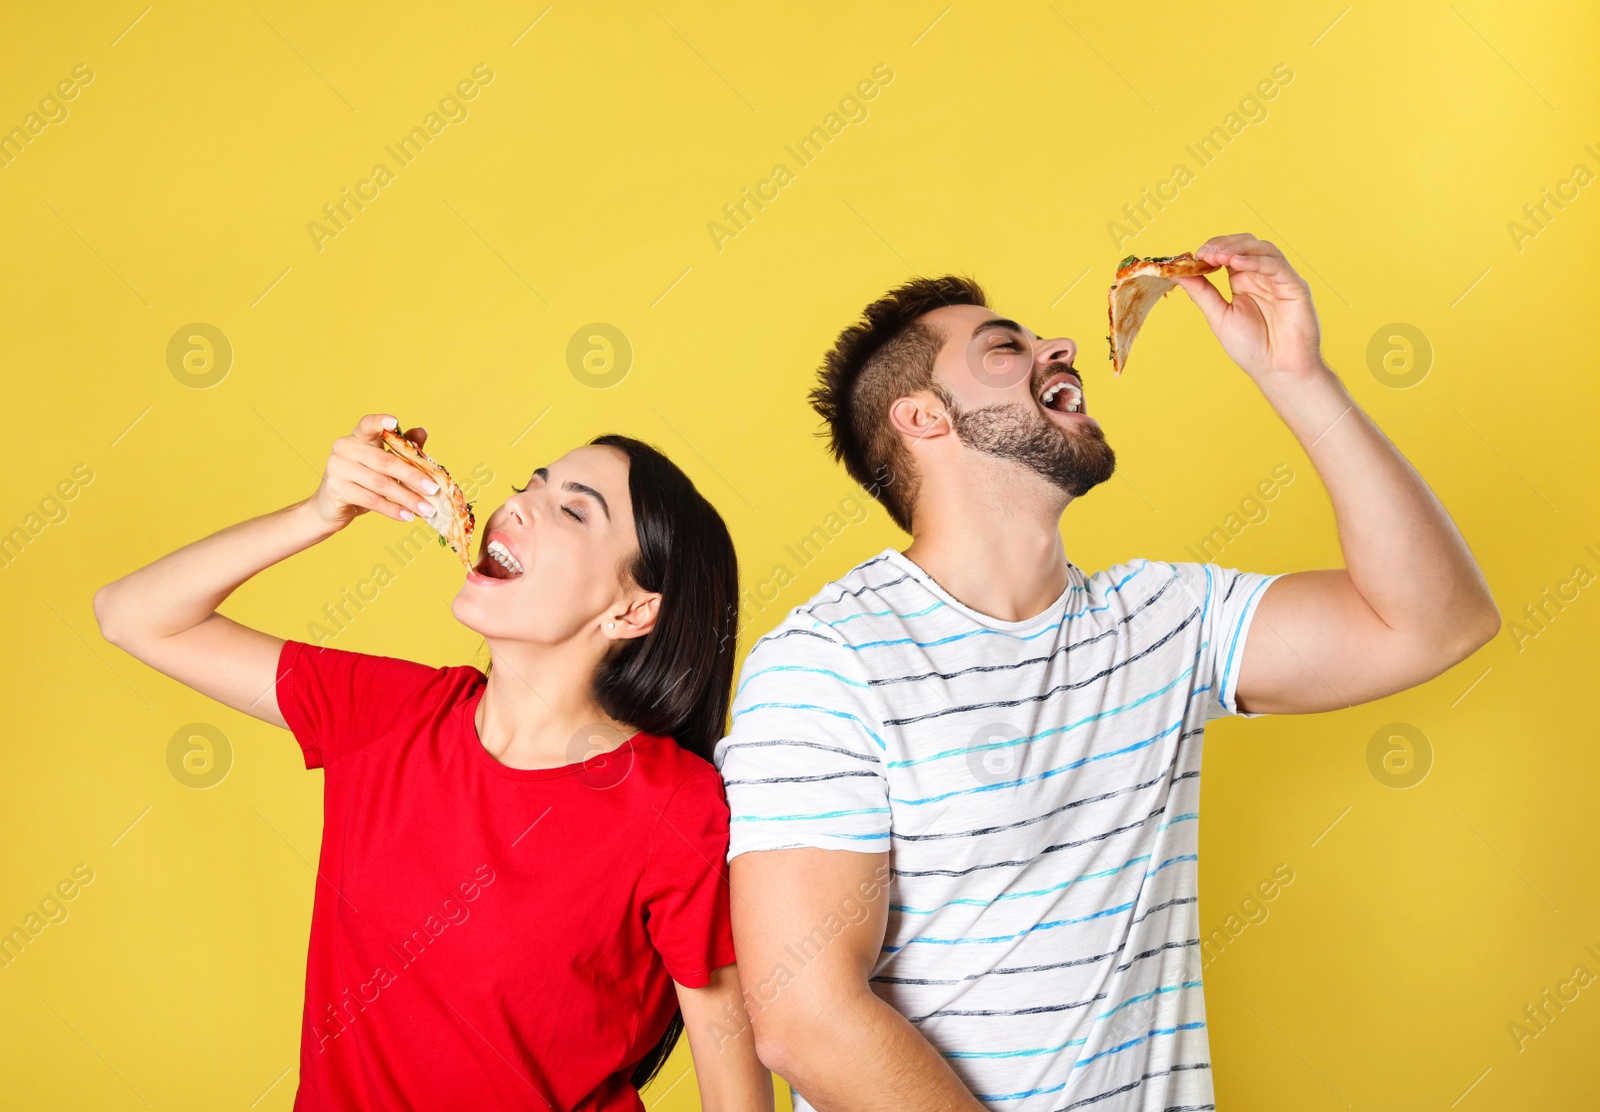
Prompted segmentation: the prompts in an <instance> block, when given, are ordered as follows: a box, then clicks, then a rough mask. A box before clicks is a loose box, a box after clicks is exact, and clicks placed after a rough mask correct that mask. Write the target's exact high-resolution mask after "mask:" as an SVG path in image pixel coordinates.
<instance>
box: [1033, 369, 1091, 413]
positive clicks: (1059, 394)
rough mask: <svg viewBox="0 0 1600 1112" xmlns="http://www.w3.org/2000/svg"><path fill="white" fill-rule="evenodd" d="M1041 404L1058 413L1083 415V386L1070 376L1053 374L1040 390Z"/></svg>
mask: <svg viewBox="0 0 1600 1112" xmlns="http://www.w3.org/2000/svg"><path fill="white" fill-rule="evenodd" d="M1038 398H1039V404H1040V405H1042V406H1044V407H1045V408H1046V409H1052V410H1054V411H1055V412H1057V413H1082V412H1083V411H1084V409H1083V386H1082V384H1080V383H1079V382H1078V380H1077V379H1076V378H1075V377H1074V376H1072V375H1068V374H1060V373H1058V374H1053V375H1051V376H1050V377H1049V378H1047V379H1045V381H1044V386H1043V388H1042V389H1040V391H1039V394H1038Z"/></svg>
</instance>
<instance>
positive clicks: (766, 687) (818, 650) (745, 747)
mask: <svg viewBox="0 0 1600 1112" xmlns="http://www.w3.org/2000/svg"><path fill="white" fill-rule="evenodd" d="M803 620H805V619H798V618H796V619H791V620H790V622H788V623H785V624H784V625H781V626H779V627H778V629H777V630H775V631H773V632H772V633H771V634H768V635H767V636H766V637H763V638H762V639H761V640H760V641H758V642H757V643H756V644H755V646H754V647H753V648H752V649H751V650H750V655H749V656H748V657H746V659H745V664H744V668H743V670H742V673H741V676H740V680H739V686H738V688H737V689H736V691H735V693H734V700H733V725H732V729H731V731H730V732H729V734H728V736H727V737H726V738H724V739H723V740H722V741H721V742H719V743H718V745H717V749H716V754H715V757H716V762H717V768H718V769H719V770H720V771H721V773H722V781H723V786H724V787H725V788H726V789H727V792H728V806H729V808H730V810H731V811H732V816H733V817H732V837H731V839H730V842H729V846H728V856H729V859H730V860H732V859H733V858H734V857H737V856H738V855H739V854H741V853H747V852H750V851H752V850H772V849H790V848H795V847H810V848H814V849H842V850H853V851H855V852H857V853H883V852H887V851H888V849H889V845H890V840H889V786H888V780H887V779H886V778H885V776H884V765H883V761H884V756H883V754H884V747H885V746H884V739H883V727H882V725H881V724H880V723H879V719H878V716H877V714H876V713H875V712H874V709H873V699H872V694H871V687H870V685H869V684H868V682H867V680H866V677H865V673H864V670H863V669H862V668H861V665H860V662H859V661H857V660H856V659H854V653H853V652H852V650H851V649H850V648H849V647H848V646H847V645H845V644H843V643H842V642H840V641H838V640H837V639H836V638H835V637H834V636H830V635H829V633H828V632H824V631H823V630H822V629H817V628H806V627H805V626H802V625H800V624H799V622H801V621H803Z"/></svg>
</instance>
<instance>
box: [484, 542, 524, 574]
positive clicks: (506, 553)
mask: <svg viewBox="0 0 1600 1112" xmlns="http://www.w3.org/2000/svg"><path fill="white" fill-rule="evenodd" d="M485 551H487V552H488V554H489V555H490V556H492V557H493V558H494V561H495V563H497V564H499V565H500V566H501V567H503V568H505V569H506V570H507V571H510V572H514V573H516V574H517V575H521V574H522V564H521V563H519V562H518V560H517V558H516V557H515V556H513V555H511V550H510V549H508V548H507V547H506V546H505V545H503V544H501V543H500V542H499V541H490V542H489V546H488V548H487V549H485Z"/></svg>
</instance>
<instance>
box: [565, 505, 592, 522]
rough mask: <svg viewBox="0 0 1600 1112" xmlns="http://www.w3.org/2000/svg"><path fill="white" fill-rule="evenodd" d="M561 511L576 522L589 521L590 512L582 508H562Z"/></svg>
mask: <svg viewBox="0 0 1600 1112" xmlns="http://www.w3.org/2000/svg"><path fill="white" fill-rule="evenodd" d="M561 510H562V512H563V513H565V514H566V515H567V516H568V517H570V518H572V520H574V521H577V522H580V523H581V522H585V521H588V520H589V514H588V511H586V510H585V509H584V508H583V507H581V506H562V507H561Z"/></svg>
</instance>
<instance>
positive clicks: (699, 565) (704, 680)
mask: <svg viewBox="0 0 1600 1112" xmlns="http://www.w3.org/2000/svg"><path fill="white" fill-rule="evenodd" d="M589 443H591V444H603V445H606V446H607V447H610V448H615V449H617V450H618V451H620V452H622V453H623V454H624V455H626V456H627V457H628V494H629V497H630V498H631V499H632V501H633V524H634V531H635V532H636V533H637V534H638V536H639V554H638V556H637V557H635V558H634V561H633V564H632V566H631V567H630V568H629V569H628V574H629V576H630V577H631V578H632V580H633V582H634V583H635V584H637V585H638V586H639V587H640V588H641V589H643V590H646V591H656V592H660V594H661V608H660V611H659V612H658V613H657V614H656V624H655V628H654V629H652V630H651V631H650V632H649V633H647V634H645V635H644V636H643V637H635V638H634V639H632V640H631V641H625V642H623V645H622V648H621V649H619V650H617V651H616V652H615V653H613V654H612V655H611V656H610V657H608V658H607V659H606V661H605V662H604V663H603V664H601V665H600V670H599V671H598V672H597V673H596V675H595V680H594V688H595V700H596V702H598V703H599V704H600V706H601V708H602V709H603V710H604V711H605V712H606V713H607V714H609V715H610V716H611V717H612V718H614V719H616V720H617V721H618V722H626V723H628V724H629V725H631V726H636V727H638V728H639V729H641V730H643V731H644V732H645V733H648V734H657V735H661V736H665V737H670V738H672V739H673V740H674V741H676V742H677V743H678V744H679V745H680V746H682V747H683V748H684V749H687V750H688V751H689V752H691V753H693V754H695V755H696V756H699V757H704V758H705V759H706V760H708V761H709V760H710V759H711V753H712V750H713V749H714V748H715V747H716V744H717V742H718V741H720V740H721V739H722V736H723V734H724V732H725V728H726V726H727V718H728V700H729V696H730V693H731V691H732V688H733V653H734V642H735V640H736V639H737V637H738V633H739V630H738V622H739V565H738V560H737V558H736V557H735V555H734V551H733V538H732V537H730V536H729V535H728V527H727V525H726V524H724V523H723V520H722V516H721V515H720V514H718V513H717V511H716V509H715V508H714V507H713V506H712V505H711V503H710V502H707V501H706V500H705V498H704V497H703V496H702V495H701V494H700V492H699V491H698V490H696V489H695V487H694V483H692V482H691V481H690V480H689V476H687V475H685V474H684V473H683V472H682V471H680V470H679V469H678V466H677V465H676V464H675V463H673V462H672V461H671V460H669V459H668V458H667V457H666V456H664V455H662V454H661V453H660V452H659V451H657V450H656V449H655V448H652V447H651V446H650V445H648V444H645V443H643V442H642V441H638V440H634V439H633V438H632V437H627V436H615V435H607V436H597V437H595V438H594V439H593V440H591V441H590V442H589ZM719 864H720V863H719ZM682 1034H683V1013H682V1012H674V1013H673V1016H672V1020H671V1022H669V1023H668V1024H667V1030H666V1032H665V1033H664V1034H663V1035H662V1036H661V1039H660V1040H659V1041H658V1042H657V1043H656V1045H655V1046H654V1047H652V1048H651V1049H650V1052H649V1053H648V1054H646V1055H645V1056H644V1057H643V1058H642V1059H640V1061H639V1064H638V1065H637V1066H635V1067H634V1070H633V1076H632V1078H631V1079H630V1080H632V1082H633V1086H634V1088H636V1089H643V1088H644V1087H645V1086H646V1085H647V1084H649V1083H650V1080H651V1079H652V1078H654V1077H655V1075H656V1073H657V1072H659V1071H660V1069H661V1067H662V1065H663V1064H665V1062H666V1060H667V1057H668V1055H670V1054H671V1053H672V1048H673V1047H674V1046H675V1045H676V1044H677V1042H678V1036H680V1035H682Z"/></svg>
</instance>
